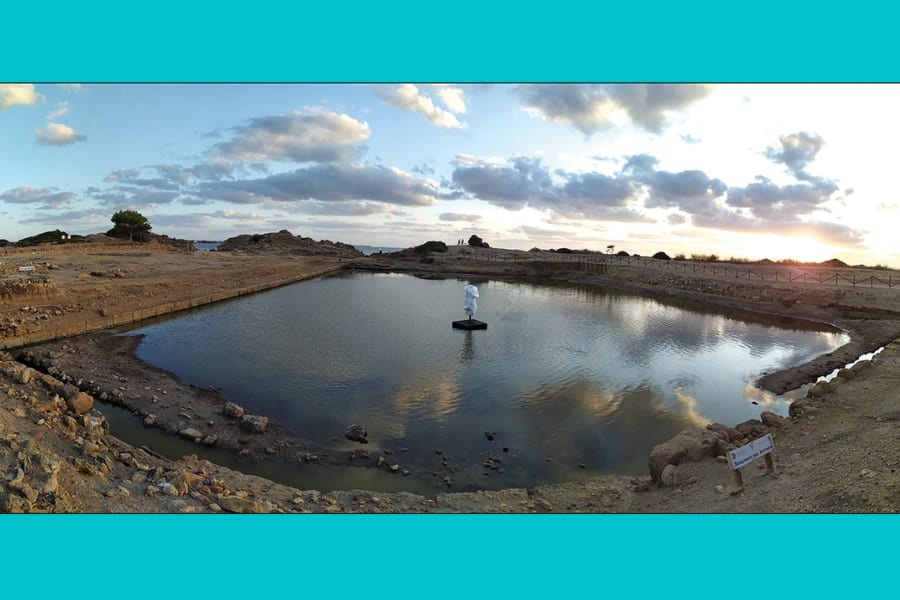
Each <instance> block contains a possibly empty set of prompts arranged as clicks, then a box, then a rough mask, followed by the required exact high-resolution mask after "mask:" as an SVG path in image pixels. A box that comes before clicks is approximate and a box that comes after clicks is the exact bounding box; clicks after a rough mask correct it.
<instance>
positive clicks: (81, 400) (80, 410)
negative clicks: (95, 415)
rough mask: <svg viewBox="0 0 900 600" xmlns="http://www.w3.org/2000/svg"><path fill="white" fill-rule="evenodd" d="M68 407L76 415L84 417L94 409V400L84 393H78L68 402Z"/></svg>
mask: <svg viewBox="0 0 900 600" xmlns="http://www.w3.org/2000/svg"><path fill="white" fill-rule="evenodd" d="M66 406H67V407H68V408H69V410H71V411H72V412H73V413H75V414H76V415H83V414H85V413H86V412H88V411H90V410H91V409H92V408H94V398H93V397H92V396H90V395H88V394H85V393H84V392H77V393H75V394H73V395H72V396H71V397H70V398H69V399H68V400H66Z"/></svg>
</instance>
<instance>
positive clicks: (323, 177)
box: [192, 164, 437, 206]
mask: <svg viewBox="0 0 900 600" xmlns="http://www.w3.org/2000/svg"><path fill="white" fill-rule="evenodd" d="M436 191H437V189H436V186H435V184H434V183H432V182H431V181H428V180H423V179H416V178H414V177H411V176H410V175H408V174H406V173H403V172H402V171H399V170H397V169H393V168H390V167H385V166H382V165H337V164H326V165H314V166H311V167H308V168H305V169H299V170H296V171H290V172H286V173H278V174H275V175H270V176H268V177H264V178H261V179H243V180H234V181H205V182H201V183H199V184H198V185H197V186H196V188H195V189H194V190H193V191H192V193H193V194H194V195H195V196H199V197H202V198H206V199H209V200H222V201H225V202H233V203H238V204H259V203H262V202H267V201H273V202H289V203H291V202H293V203H299V202H305V201H310V200H317V201H320V202H350V201H360V200H369V201H375V202H383V203H386V204H395V205H400V206H431V205H432V204H434V203H435V201H436V200H435V197H434V196H435V193H436Z"/></svg>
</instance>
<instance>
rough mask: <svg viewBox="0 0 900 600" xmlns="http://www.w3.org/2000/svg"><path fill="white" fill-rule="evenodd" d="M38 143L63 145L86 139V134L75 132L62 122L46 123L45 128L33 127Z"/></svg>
mask: <svg viewBox="0 0 900 600" xmlns="http://www.w3.org/2000/svg"><path fill="white" fill-rule="evenodd" d="M34 134H35V136H37V142H38V144H44V145H47V146H65V145H67V144H74V143H76V142H83V141H85V140H87V136H85V135H82V134H80V133H75V130H74V129H72V128H71V127H69V126H68V125H63V124H62V123H47V127H46V129H35V130H34Z"/></svg>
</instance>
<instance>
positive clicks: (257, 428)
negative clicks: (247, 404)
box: [241, 415, 269, 433]
mask: <svg viewBox="0 0 900 600" xmlns="http://www.w3.org/2000/svg"><path fill="white" fill-rule="evenodd" d="M268 428H269V419H268V418H267V417H263V416H260V415H244V416H243V417H242V418H241V429H243V430H244V431H249V432H250V433H263V432H264V431H265V430H266V429H268Z"/></svg>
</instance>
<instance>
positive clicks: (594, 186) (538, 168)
mask: <svg viewBox="0 0 900 600" xmlns="http://www.w3.org/2000/svg"><path fill="white" fill-rule="evenodd" d="M554 175H555V176H556V179H555V180H554V177H553V176H554ZM450 187H451V189H450V190H449V192H450V193H453V192H456V193H457V194H459V193H460V192H461V193H464V194H465V197H467V198H475V199H479V200H484V201H486V202H489V203H490V204H493V205H495V206H500V207H502V208H506V209H508V210H521V209H523V208H525V207H532V208H536V209H539V210H548V211H551V212H552V213H556V214H558V215H561V216H564V217H567V218H573V219H578V218H581V219H597V220H611V221H646V220H647V219H646V217H644V216H643V215H641V214H640V213H639V212H637V211H636V210H633V209H632V208H630V207H629V206H628V205H629V204H630V203H632V201H633V200H634V199H635V191H636V190H635V188H634V186H633V184H632V182H631V180H630V179H629V178H628V177H610V176H607V175H604V174H602V173H596V172H590V173H568V172H566V171H563V170H557V171H555V172H554V173H553V174H552V175H551V173H550V171H549V169H547V168H546V167H545V166H543V165H542V164H541V161H540V159H536V158H529V157H525V156H519V157H514V158H511V159H509V160H508V161H507V162H506V163H505V164H501V165H498V164H495V163H494V162H493V161H486V162H481V163H479V162H476V161H471V160H466V161H465V162H462V163H460V162H458V163H457V164H456V167H455V168H454V170H453V174H452V179H451V182H450ZM448 195H450V194H449V193H447V194H445V193H442V194H441V197H442V198H444V197H447V196H448Z"/></svg>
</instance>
